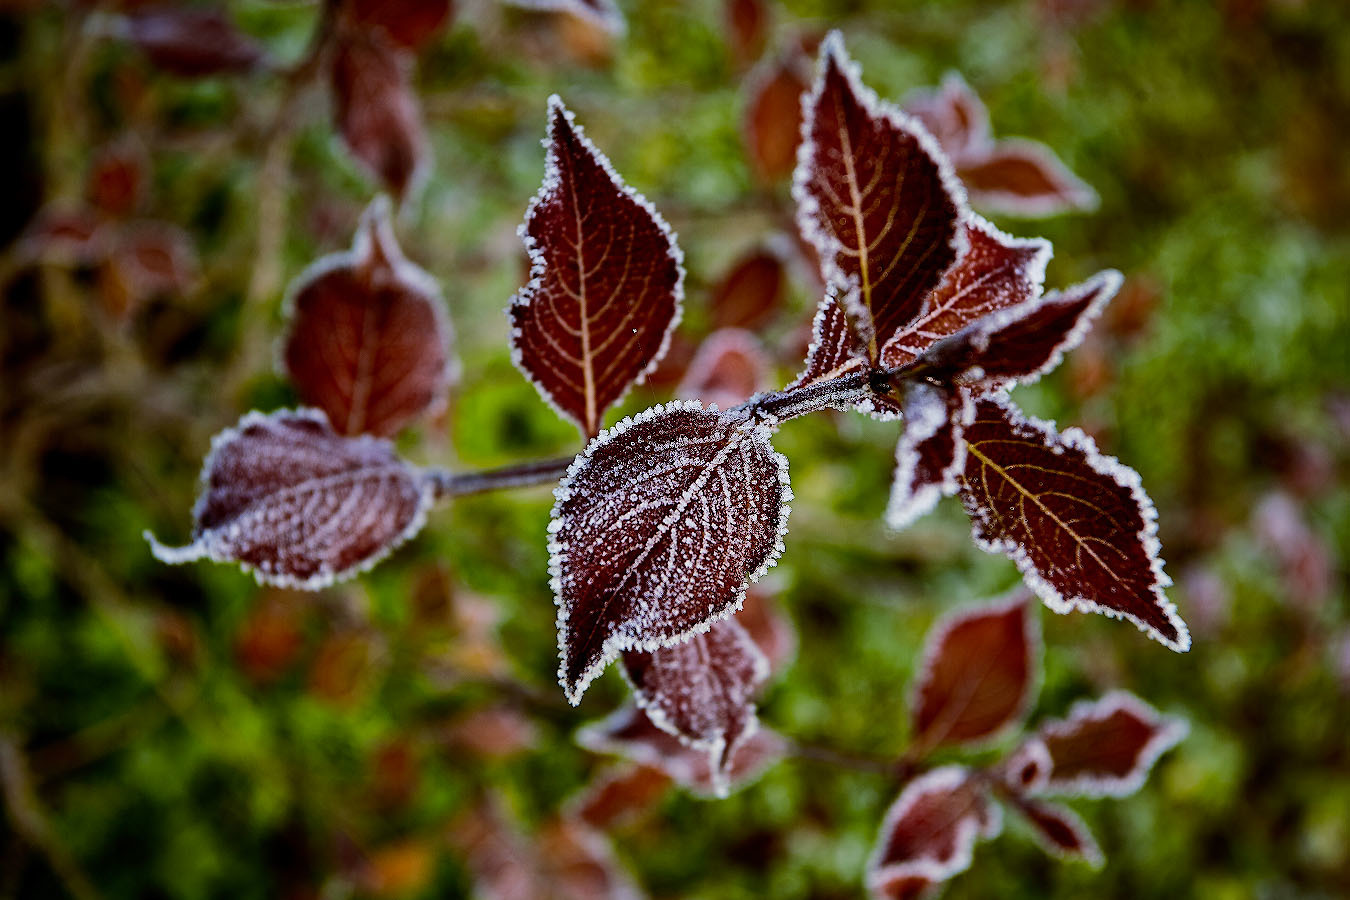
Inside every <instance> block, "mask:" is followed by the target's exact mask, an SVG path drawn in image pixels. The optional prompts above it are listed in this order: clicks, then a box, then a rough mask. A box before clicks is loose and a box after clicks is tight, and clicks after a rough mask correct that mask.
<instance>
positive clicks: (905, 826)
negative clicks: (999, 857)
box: [866, 766, 1003, 897]
mask: <svg viewBox="0 0 1350 900" xmlns="http://www.w3.org/2000/svg"><path fill="white" fill-rule="evenodd" d="M1002 827H1003V820H1002V817H1001V816H1000V814H999V808H998V806H997V805H995V804H994V803H993V802H991V801H990V799H989V796H988V792H987V790H986V788H985V787H984V785H983V784H981V783H980V782H979V781H978V780H977V779H975V778H973V777H972V775H971V772H970V771H969V770H967V769H964V768H962V767H961V766H943V767H942V768H939V769H933V770H932V771H931V772H927V773H925V774H923V775H920V776H919V777H918V778H915V779H914V780H913V781H911V782H910V783H909V784H908V785H906V786H905V789H904V790H903V791H902V792H901V793H900V796H899V797H897V798H896V800H895V802H894V803H892V804H891V807H890V809H888V810H887V811H886V815H885V818H884V819H883V820H882V823H881V832H880V834H879V835H878V836H877V842H876V846H875V848H874V849H873V851H872V856H871V858H870V859H869V861H868V863H867V875H866V881H867V886H868V889H869V890H870V891H871V892H872V894H873V896H875V897H893V896H897V895H898V894H897V888H896V885H905V886H906V887H907V889H908V888H911V887H913V886H917V885H915V883H914V882H915V879H919V880H923V881H927V882H929V883H932V884H936V883H938V882H942V881H946V880H947V879H949V878H951V877H952V876H953V875H956V874H957V873H959V872H962V871H965V870H966V869H967V868H969V867H970V861H971V856H972V854H973V852H974V849H975V843H976V841H978V840H979V839H980V838H986V839H987V838H992V837H996V836H997V835H998V833H999V831H1000V830H1002Z"/></svg>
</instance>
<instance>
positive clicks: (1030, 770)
mask: <svg viewBox="0 0 1350 900" xmlns="http://www.w3.org/2000/svg"><path fill="white" fill-rule="evenodd" d="M1053 766H1054V761H1053V760H1051V759H1050V751H1049V750H1047V749H1046V748H1045V742H1044V741H1042V740H1041V739H1040V738H1038V737H1035V736H1032V737H1031V738H1029V739H1027V740H1026V741H1023V742H1022V745H1021V746H1020V747H1018V748H1017V749H1016V750H1014V751H1013V752H1011V753H1009V754H1008V755H1007V756H1006V757H1004V758H1003V761H1002V762H1001V763H999V767H998V775H999V777H1000V778H1002V779H1003V783H1004V784H1006V785H1007V786H1008V787H1010V788H1011V789H1012V790H1013V792H1014V793H1017V794H1032V793H1035V792H1036V791H1039V790H1040V789H1041V788H1043V787H1045V783H1046V781H1047V780H1048V779H1049V778H1050V769H1051V768H1052V767H1053Z"/></svg>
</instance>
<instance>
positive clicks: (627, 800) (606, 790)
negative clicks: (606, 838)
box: [565, 763, 671, 828]
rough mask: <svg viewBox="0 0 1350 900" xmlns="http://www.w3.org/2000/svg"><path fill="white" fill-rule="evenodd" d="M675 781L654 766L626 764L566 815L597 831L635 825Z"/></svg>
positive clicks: (598, 780) (601, 778)
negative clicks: (627, 824) (634, 822)
mask: <svg viewBox="0 0 1350 900" xmlns="http://www.w3.org/2000/svg"><path fill="white" fill-rule="evenodd" d="M670 785H671V778H670V776H669V775H667V774H666V773H665V772H663V771H661V770H660V769H658V768H656V767H654V766H643V765H638V764H635V763H625V764H622V765H619V766H617V767H615V768H613V769H610V770H609V771H606V772H602V773H601V774H600V775H598V776H596V777H595V778H594V779H593V780H592V781H591V782H590V783H589V784H587V785H586V786H585V787H584V788H582V789H581V791H580V792H579V793H578V794H577V795H576V796H575V797H573V798H572V799H571V800H569V801H568V802H567V804H566V807H565V815H568V816H570V817H572V818H576V819H580V820H581V821H583V822H586V823H587V824H589V825H591V826H592V827H594V828H612V827H613V826H615V825H618V824H623V823H627V822H631V821H632V820H633V819H636V818H638V817H639V816H641V815H642V813H644V812H646V811H647V810H649V809H651V808H652V807H653V806H654V805H656V803H657V802H658V801H659V800H660V799H661V798H662V797H663V796H665V794H666V791H668V790H669V789H670Z"/></svg>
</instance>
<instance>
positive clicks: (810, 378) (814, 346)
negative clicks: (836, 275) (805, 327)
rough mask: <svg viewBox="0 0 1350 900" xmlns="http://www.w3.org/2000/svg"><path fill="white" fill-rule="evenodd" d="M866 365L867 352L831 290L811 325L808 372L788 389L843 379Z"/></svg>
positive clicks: (817, 310) (805, 369) (803, 372)
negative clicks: (833, 379) (843, 376)
mask: <svg viewBox="0 0 1350 900" xmlns="http://www.w3.org/2000/svg"><path fill="white" fill-rule="evenodd" d="M866 365H867V349H866V348H865V347H863V345H862V343H861V342H860V341H859V340H858V338H857V336H856V335H855V334H854V332H853V328H852V327H851V326H850V324H849V321H848V316H847V315H846V314H845V313H844V307H843V304H842V303H840V301H839V300H838V299H837V297H836V296H835V293H834V291H833V290H831V291H830V292H829V293H827V294H826V295H825V297H823V298H821V301H820V305H819V306H818V307H816V317H815V319H814V320H813V321H812V323H811V345H810V346H809V347H808V348H807V351H806V368H804V369H803V370H802V373H801V374H800V375H798V376H797V378H796V380H795V381H793V382H792V384H791V385H789V386H788V389H789V390H791V389H792V388H794V387H805V386H806V385H808V384H815V383H816V382H818V381H829V380H830V379H832V378H839V377H840V376H842V375H847V374H848V373H850V372H856V371H859V370H860V369H862V368H863V367H865V366H866Z"/></svg>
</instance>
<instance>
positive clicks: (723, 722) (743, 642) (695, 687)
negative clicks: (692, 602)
mask: <svg viewBox="0 0 1350 900" xmlns="http://www.w3.org/2000/svg"><path fill="white" fill-rule="evenodd" d="M623 668H624V674H625V675H626V676H627V677H628V681H629V683H630V684H631V685H632V686H633V694H634V696H635V698H636V699H637V703H638V705H639V706H641V707H642V708H643V709H644V710H646V712H647V716H648V718H650V719H651V720H652V724H654V725H656V726H657V727H658V728H660V729H662V730H664V731H669V732H670V733H671V734H673V735H675V736H676V737H677V738H679V739H680V740H681V741H683V742H684V743H686V744H688V745H689V746H690V747H692V748H694V749H697V750H706V751H707V752H708V755H709V757H710V758H711V760H712V766H713V769H714V770H715V771H716V772H718V773H722V772H724V771H725V770H726V769H728V768H729V767H730V765H731V760H732V758H733V756H734V755H735V751H736V749H737V748H738V747H740V745H741V744H742V743H743V742H744V741H745V740H746V739H747V738H749V737H750V736H751V735H752V734H754V731H755V729H756V728H757V727H758V725H759V722H758V720H757V718H756V717H755V702H754V698H755V694H756V693H757V692H758V690H759V688H760V686H761V685H763V684H764V682H765V681H766V680H768V677H769V660H768V658H767V657H765V655H764V653H763V652H762V651H761V650H760V649H759V646H758V645H757V644H756V643H755V642H754V640H753V639H751V637H750V635H749V633H748V632H746V630H745V629H744V628H742V627H741V626H740V624H739V623H737V621H736V620H735V619H734V618H731V619H725V620H723V621H721V622H717V623H715V624H714V625H713V626H712V628H710V629H708V631H707V632H706V633H704V634H696V635H694V636H693V637H690V638H689V639H688V640H686V641H684V642H683V643H680V644H676V645H674V646H671V647H663V648H661V649H659V650H653V651H651V652H646V651H642V650H630V651H628V652H627V653H625V654H624V655H623Z"/></svg>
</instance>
